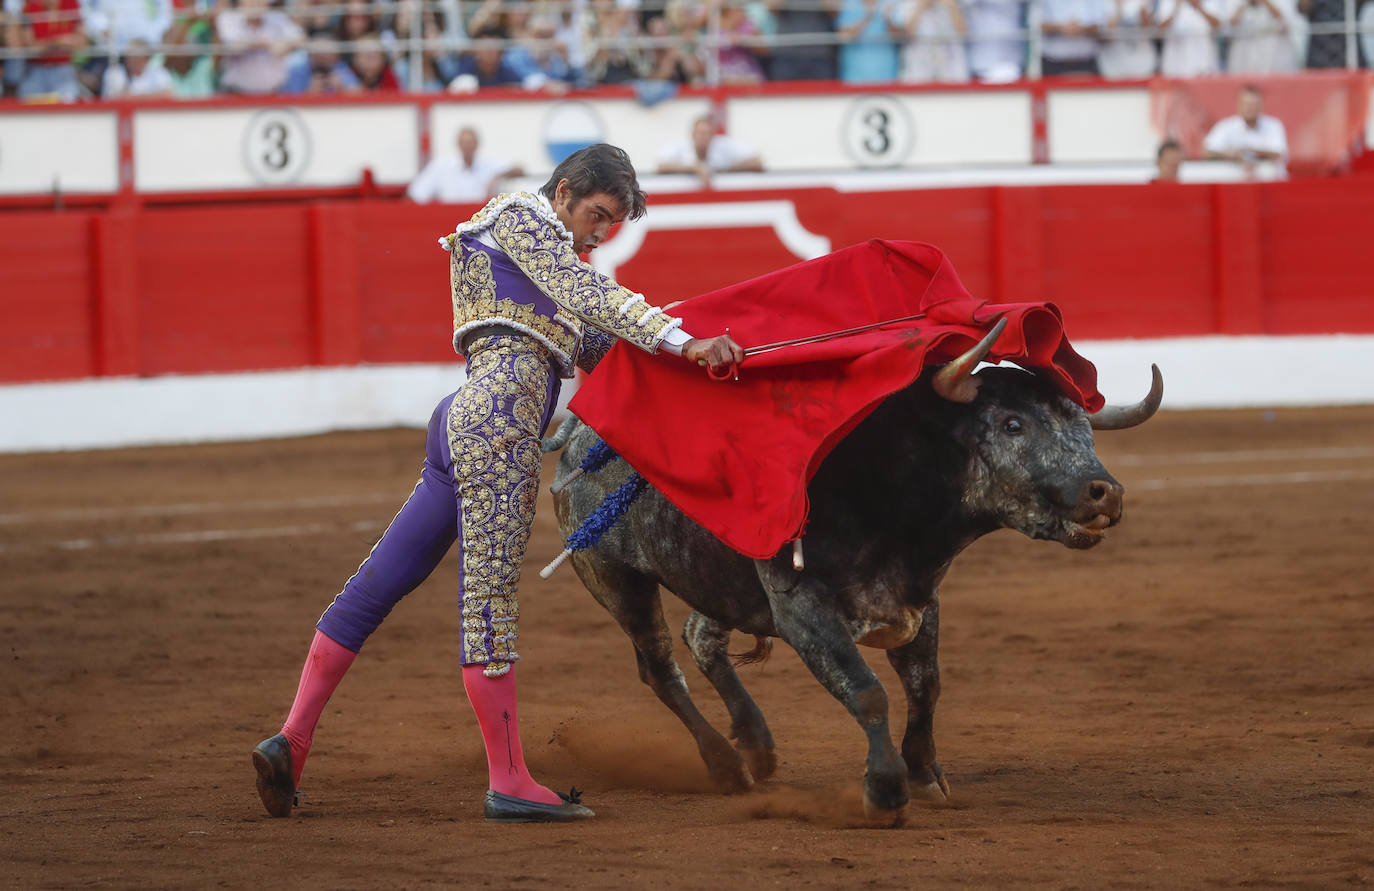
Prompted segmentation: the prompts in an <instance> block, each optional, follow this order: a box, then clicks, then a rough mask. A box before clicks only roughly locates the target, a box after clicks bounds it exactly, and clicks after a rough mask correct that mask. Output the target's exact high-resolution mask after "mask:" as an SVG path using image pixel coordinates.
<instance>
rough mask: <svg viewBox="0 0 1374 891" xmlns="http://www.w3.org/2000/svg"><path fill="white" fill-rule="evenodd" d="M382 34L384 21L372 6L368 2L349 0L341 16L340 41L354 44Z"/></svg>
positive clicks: (364, 0) (365, 0)
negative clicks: (356, 41)
mask: <svg viewBox="0 0 1374 891" xmlns="http://www.w3.org/2000/svg"><path fill="white" fill-rule="evenodd" d="M381 33H382V20H381V17H380V16H378V15H377V14H376V12H374V11H373V9H372V4H370V3H368V2H367V0H349V2H348V5H347V6H345V7H344V11H343V14H342V15H341V16H339V29H338V35H339V39H340V40H342V41H344V42H346V43H352V42H353V41H355V40H364V39H366V38H368V37H376V36H378V35H379V34H381ZM344 53H345V54H347V53H348V50H347V49H345V50H344Z"/></svg>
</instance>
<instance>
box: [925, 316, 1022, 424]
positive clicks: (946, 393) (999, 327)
mask: <svg viewBox="0 0 1374 891" xmlns="http://www.w3.org/2000/svg"><path fill="white" fill-rule="evenodd" d="M1006 327H1007V320H1006V319H1002V320H1001V321H999V322H998V323H997V324H996V325H994V326H993V327H992V330H991V331H989V332H988V333H987V336H986V337H984V338H983V339H982V340H980V341H978V343H977V344H975V345H974V347H973V349H971V350H969V351H968V352H967V353H964V354H963V355H962V356H960V357H959V358H957V359H955V360H954V361H953V362H950V363H949V364H948V365H946V366H945V367H944V368H941V369H940V370H939V371H938V372H937V373H936V375H935V377H934V378H932V379H931V381H930V386H931V387H932V388H933V389H934V390H935V392H936V394H937V395H939V396H940V397H941V398H943V399H948V400H949V401H950V402H963V403H965V404H967V403H969V402H972V401H973V400H974V399H977V398H978V385H979V384H980V383H981V382H980V381H979V380H978V378H976V377H975V376H974V374H973V369H975V368H977V367H978V363H979V362H982V361H983V360H984V359H985V358H987V355H988V353H989V352H991V351H992V345H993V344H994V343H996V342H997V338H998V337H999V336H1001V334H1002V331H1003V330H1004V329H1005V328H1006Z"/></svg>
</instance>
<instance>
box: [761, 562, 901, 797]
mask: <svg viewBox="0 0 1374 891" xmlns="http://www.w3.org/2000/svg"><path fill="white" fill-rule="evenodd" d="M755 565H756V566H757V568H758V573H759V578H760V580H761V581H762V582H763V586H764V590H765V591H766V592H767V594H768V602H769V605H770V606H771V607H772V611H773V622H774V625H775V626H776V627H777V631H778V635H779V636H780V637H781V638H782V639H783V640H785V641H787V643H788V644H790V645H791V646H792V648H793V649H794V650H796V651H797V655H798V656H800V657H801V660H802V662H804V663H805V664H806V667H807V668H809V669H810V670H811V673H812V674H813V675H815V676H816V680H818V681H820V682H821V685H822V686H824V687H825V688H826V689H827V690H829V691H830V694H831V695H832V696H834V697H835V698H836V699H838V700H839V701H840V702H841V703H843V704H844V707H845V708H847V709H849V713H850V714H851V715H853V716H854V720H856V721H858V722H859V727H860V728H862V729H863V732H864V734H865V735H866V736H867V737H868V760H867V770H866V772H865V773H864V811H865V813H867V814H868V816H869V817H870V818H871V819H881V820H890V821H893V822H896V821H899V820H900V818H901V812H902V808H903V807H904V806H905V805H906V803H907V801H908V799H909V797H910V796H909V794H908V791H907V767H906V764H905V763H904V762H903V761H902V758H901V756H900V755H898V754H897V749H896V747H895V746H893V745H892V736H891V731H890V730H889V728H888V720H887V693H886V692H885V691H884V690H883V685H882V684H881V683H879V681H878V678H877V676H876V675H874V674H873V672H872V670H871V669H869V667H868V664H867V663H865V662H864V660H863V656H861V655H859V648H858V647H857V646H856V645H855V643H854V640H853V639H852V638H851V637H850V635H849V632H848V630H847V629H846V627H845V623H844V617H843V616H842V615H841V613H840V610H839V608H838V606H837V605H836V600H835V594H834V593H833V592H832V591H830V590H829V589H828V588H827V587H826V586H825V585H823V584H822V583H820V582H818V581H816V580H815V579H814V578H813V577H810V576H806V575H804V574H799V573H796V572H793V571H792V570H791V568H790V567H786V568H783V567H781V566H777V565H776V564H773V563H770V562H768V561H764V560H758V561H755Z"/></svg>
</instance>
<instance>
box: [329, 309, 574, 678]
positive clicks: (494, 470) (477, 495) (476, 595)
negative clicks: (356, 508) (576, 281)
mask: <svg viewBox="0 0 1374 891" xmlns="http://www.w3.org/2000/svg"><path fill="white" fill-rule="evenodd" d="M468 363H469V364H468V381H467V382H466V383H465V384H463V387H462V389H460V390H458V391H457V392H456V393H451V394H449V395H448V396H445V397H444V399H443V400H442V401H440V403H439V404H438V405H437V406H436V407H435V409H434V413H433V415H432V416H431V417H430V420H429V429H428V433H427V435H426V438H425V463H424V468H423V469H422V470H421V473H420V481H419V482H418V483H416V484H415V490H414V491H413V492H411V494H410V497H409V498H408V499H406V502H405V504H404V505H402V507H401V510H400V512H399V513H398V514H396V518H395V519H393V520H392V521H391V525H390V526H388V527H387V530H386V532H384V533H383V534H382V537H381V539H380V540H379V541H378V542H377V544H376V545H374V546H373V548H372V553H370V554H369V555H368V557H367V559H366V560H364V561H363V563H362V565H361V566H359V567H358V571H357V572H356V573H355V574H354V575H353V577H352V578H350V579H349V580H348V583H347V584H346V585H344V589H343V591H342V592H340V593H339V595H338V596H337V597H335V598H334V602H333V603H331V604H330V605H329V608H328V609H326V610H325V611H324V615H322V616H321V617H320V621H319V623H318V624H317V625H316V627H317V628H318V629H319V630H320V631H322V632H324V634H325V635H327V636H328V637H330V638H331V639H333V640H334V641H336V642H337V643H339V644H340V645H342V646H344V647H347V648H348V649H350V650H352V651H354V652H355V653H356V652H358V651H359V650H361V649H362V646H363V643H364V642H365V641H366V640H367V638H368V636H369V635H371V634H372V632H374V631H376V630H377V627H378V626H379V625H381V623H382V620H383V619H385V618H386V617H387V614H389V613H390V612H391V610H392V608H393V607H394V606H395V605H396V604H397V603H399V602H400V600H401V598H402V597H404V596H406V595H407V594H409V593H410V592H411V591H413V590H415V588H416V587H418V586H419V584H420V583H421V582H423V581H424V580H425V579H426V578H428V577H429V575H430V573H432V572H433V571H434V569H435V567H437V566H438V565H439V561H440V560H442V559H443V557H444V555H445V554H447V553H448V550H449V548H451V547H452V546H453V543H454V542H455V541H458V542H459V543H460V548H461V549H462V551H463V553H462V559H461V561H460V569H459V579H458V601H459V608H460V614H461V622H462V648H461V649H462V662H463V664H465V665H468V664H475V663H476V664H489V663H500V662H510V661H513V660H514V659H516V658H518V657H517V656H516V654H515V651H514V639H515V629H514V625H515V621H516V618H517V616H518V607H517V606H516V601H515V584H516V582H517V581H518V579H519V565H520V561H521V560H522V559H523V557H524V546H525V543H526V542H527V541H528V538H529V528H530V523H531V521H532V520H533V518H534V491H535V489H536V488H537V486H538V470H539V468H538V463H539V462H538V457H537V456H538V437H539V436H541V435H542V434H543V432H544V430H545V428H547V426H548V423H549V419H550V418H551V417H552V415H553V410H554V406H555V405H556V403H557V401H558V399H557V397H558V390H559V379H558V375H557V373H556V371H555V369H554V366H553V363H552V361H550V359H549V355H548V353H547V351H546V350H544V349H543V348H542V347H541V346H539V345H538V344H537V343H536V342H535V341H533V340H532V339H530V338H526V337H520V336H493V337H482V338H478V339H476V340H474V341H473V343H472V344H471V348H470V352H469V356H468ZM455 454H457V455H458V456H459V459H460V461H459V467H458V468H457V469H456V470H455V464H454V456H455ZM465 504H466V515H465ZM495 667H501V668H503V667H504V666H495Z"/></svg>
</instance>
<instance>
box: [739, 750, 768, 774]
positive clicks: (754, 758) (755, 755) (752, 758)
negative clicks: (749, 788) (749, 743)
mask: <svg viewBox="0 0 1374 891" xmlns="http://www.w3.org/2000/svg"><path fill="white" fill-rule="evenodd" d="M739 753H740V754H741V755H743V756H744V761H745V763H746V764H748V765H749V773H751V774H753V776H754V779H756V780H766V779H768V778H769V777H771V776H772V775H773V774H774V773H776V772H777V769H778V756H777V753H776V752H774V751H773V750H772V749H746V748H744V747H740V749H739Z"/></svg>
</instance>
